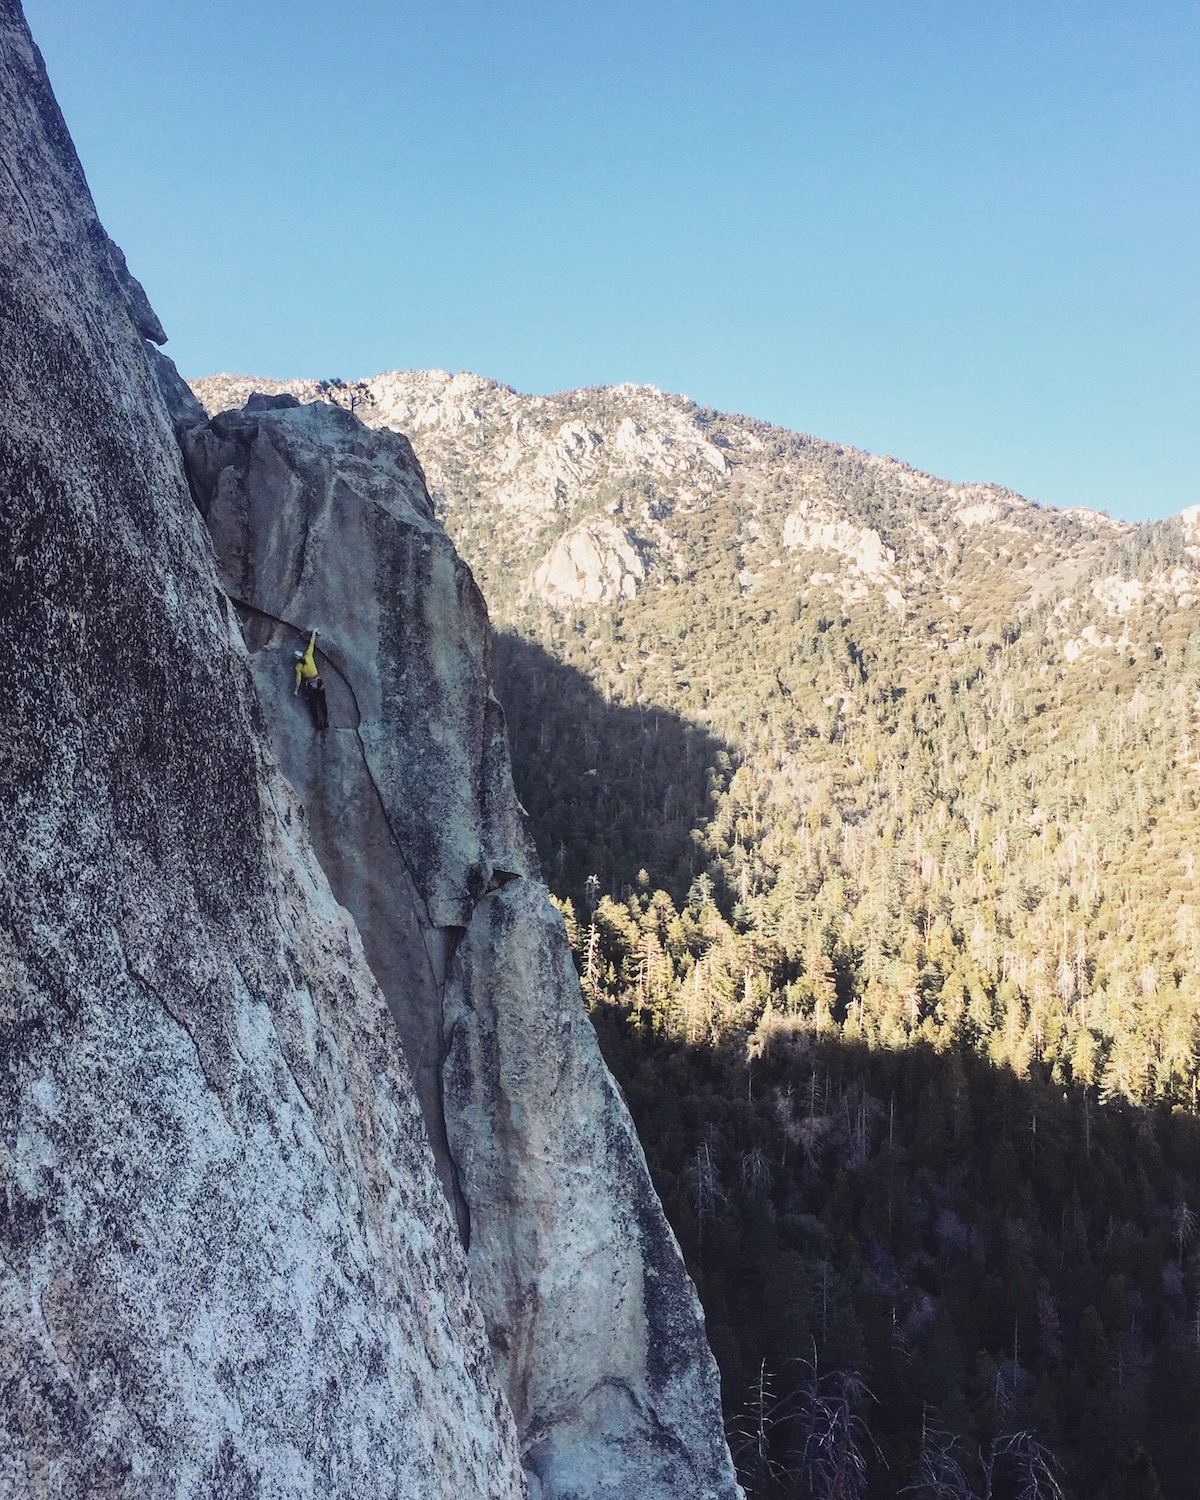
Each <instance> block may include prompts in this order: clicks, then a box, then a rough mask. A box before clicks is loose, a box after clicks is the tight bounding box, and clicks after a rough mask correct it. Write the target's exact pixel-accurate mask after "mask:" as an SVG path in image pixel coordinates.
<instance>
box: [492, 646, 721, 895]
mask: <svg viewBox="0 0 1200 1500" xmlns="http://www.w3.org/2000/svg"><path fill="white" fill-rule="evenodd" d="M494 675H495V680H496V690H497V693H498V695H499V698H500V701H501V702H502V703H503V705H504V712H505V717H506V719H507V721H508V737H509V745H510V747H511V750H512V761H513V778H514V781H515V783H516V788H517V795H518V796H519V797H520V799H521V802H522V804H523V805H524V806H525V808H526V809H527V811H528V813H529V817H530V824H531V828H532V832H533V837H534V841H535V843H536V844H537V848H538V853H539V854H540V856H541V859H542V867H543V872H544V874H545V877H546V879H547V881H548V883H549V884H550V886H551V888H552V889H553V890H555V891H557V892H558V894H559V895H563V896H569V897H570V898H571V899H572V900H573V901H574V902H575V903H576V906H577V908H578V909H580V910H583V909H584V902H585V899H586V893H585V891H584V890H583V888H582V883H583V882H584V881H585V880H586V879H587V877H588V876H589V875H595V876H596V877H597V879H598V881H599V894H601V895H603V894H605V893H606V892H607V893H608V894H610V895H613V896H614V897H620V896H621V895H622V894H623V893H625V892H627V891H628V890H630V889H632V888H634V887H635V886H636V884H637V879H638V873H639V871H641V870H643V869H644V870H646V871H647V873H648V874H649V876H650V885H651V888H652V889H653V888H661V889H663V890H666V891H667V892H669V894H670V895H671V896H672V898H673V899H674V900H675V902H676V903H677V904H679V903H681V902H682V901H683V899H684V897H685V896H686V894H687V890H688V887H689V886H690V884H691V882H692V880H693V879H694V878H695V877H696V875H697V874H698V873H699V872H700V870H701V869H702V868H703V866H704V860H703V858H702V857H701V855H700V854H699V852H698V850H697V844H696V839H695V837H694V830H697V829H700V828H701V827H702V826H703V824H704V822H705V821H706V819H707V818H708V816H709V812H710V809H711V803H712V796H713V793H714V791H715V790H716V789H717V788H719V787H721V786H723V785H724V784H725V782H726V781H727V779H728V777H729V775H730V774H731V772H732V770H733V769H734V766H735V761H734V757H733V752H732V751H731V750H730V748H729V746H728V745H725V744H723V743H722V742H721V741H720V740H718V739H716V738H714V736H712V735H711V734H709V733H708V732H707V731H706V730H704V729H702V728H700V727H699V726H698V725H696V724H692V723H689V722H688V721H687V720H686V719H682V718H680V717H679V716H678V715H677V714H674V713H672V712H671V711H670V710H669V709H665V708H659V707H656V706H653V705H650V706H631V707H626V706H623V705H620V704H614V703H610V702H609V701H607V700H606V699H605V698H604V697H602V696H601V694H600V693H598V692H597V691H596V689H595V687H594V686H593V685H592V683H591V681H590V680H589V679H588V678H587V677H586V676H585V675H584V673H582V672H580V671H578V670H576V668H574V667H571V666H567V665H566V664H564V663H563V662H560V661H557V660H555V658H554V657H553V656H551V655H550V654H549V653H548V652H546V651H544V650H543V649H542V648H541V647H540V646H537V645H535V644H533V643H532V642H530V641H527V640H523V639H522V638H521V637H520V636H517V635H514V634H511V633H509V632H507V631H497V632H496V635H495V657H494Z"/></svg>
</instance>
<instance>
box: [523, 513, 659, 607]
mask: <svg viewBox="0 0 1200 1500" xmlns="http://www.w3.org/2000/svg"><path fill="white" fill-rule="evenodd" d="M645 581H646V564H645V563H644V562H643V560H642V556H641V553H640V551H639V550H638V546H637V543H636V542H635V541H634V540H633V538H632V537H631V536H630V535H629V533H628V532H627V531H624V530H622V529H621V527H619V526H617V525H616V524H615V523H614V522H612V521H609V520H607V519H603V518H602V519H600V520H596V521H584V522H583V523H582V524H581V525H579V526H574V527H572V528H571V530H570V531H568V532H567V533H566V535H565V536H561V537H559V539H558V541H557V542H555V543H554V545H553V547H551V548H550V550H549V552H547V553H546V556H545V557H544V558H543V559H542V560H541V562H540V563H538V565H537V567H536V568H535V569H534V570H533V577H532V578H531V579H530V588H531V589H532V591H533V592H534V593H535V594H536V595H537V596H538V597H539V598H540V599H542V600H544V601H545V602H546V603H547V604H551V605H555V606H557V607H559V608H563V607H566V608H569V607H570V606H571V605H576V604H614V603H616V601H617V600H619V599H632V598H633V597H634V595H635V594H636V593H637V591H638V588H639V586H640V585H641V584H643V583H644V582H645Z"/></svg>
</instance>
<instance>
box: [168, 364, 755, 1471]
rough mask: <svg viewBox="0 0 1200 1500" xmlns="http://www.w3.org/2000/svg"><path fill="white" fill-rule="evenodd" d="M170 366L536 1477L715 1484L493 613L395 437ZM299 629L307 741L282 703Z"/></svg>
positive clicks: (688, 1322) (696, 1343) (183, 419)
mask: <svg viewBox="0 0 1200 1500" xmlns="http://www.w3.org/2000/svg"><path fill="white" fill-rule="evenodd" d="M163 378H164V383H165V386H166V389H167V391H168V392H169V395H170V399H171V404H172V408H173V410H174V411H175V413H176V421H177V424H178V427H179V431H180V436H181V441H182V443H183V446H184V449H185V452H186V455H187V465H188V472H189V475H190V477H191V481H192V486H193V491H194V493H195V496H196V500H197V503H198V505H199V506H200V509H201V511H202V512H203V514H204V515H205V517H206V519H207V521H208V524H209V526H210V528H211V530H212V534H213V538H214V541H215V543H216V549H217V558H218V563H219V565H220V568H221V571H222V575H223V578H224V581H225V584H226V587H227V588H228V590H229V592H230V594H231V596H232V597H233V598H234V599H235V600H236V601H237V603H238V607H239V610H240V613H241V617H242V620H243V623H244V629H245V633H246V639H247V643H248V645H249V647H250V650H251V653H252V660H253V663H254V671H255V678H256V681H257V683H258V686H259V692H260V696H261V699H262V702H263V708H264V714H265V717H266V720H267V724H268V727H269V731H270V734H271V737H272V740H273V743H274V745H275V748H276V752H277V754H278V755H279V758H280V761H281V763H282V765H283V767H284V769H285V771H286V772H287V775H288V777H289V779H290V780H291V781H292V784H293V786H294V787H295V788H296V790H297V791H298V792H299V794H300V796H301V799H302V801H303V802H304V804H305V807H306V810H307V813H308V818H309V822H310V826H311V827H312V830H313V837H314V843H315V847H316V849H317V851H318V853H319V856H320V858H321V861H322V864H323V865H324V867H325V869H326V871H327V872H328V874H329V878H330V881H331V884H332V886H333V889H334V891H335V893H336V894H337V895H338V897H339V899H341V900H342V901H344V902H345V904H346V906H347V907H348V908H349V910H350V911H351V912H352V913H353V915H354V917H355V920H356V922H357V924H358V926H359V929H360V930H361V932H362V934H363V941H364V945H365V949H366V952H367V954H368V957H369V958H370V959H371V962H372V965H373V967H374V969H375V972H376V974H377V976H378V977H379V979H380V982H381V984H382V986H383V988H384V991H385V993H386V994H387V996H388V1000H389V1004H390V1005H391V1008H392V1012H393V1014H394V1016H395V1017H396V1020H397V1023H398V1026H399V1029H400V1031H401V1034H402V1036H403V1038H404V1043H405V1047H406V1050H407V1052H408V1055H409V1060H410V1064H411V1066H412V1068H413V1073H414V1076H415V1079H416V1083H417V1088H418V1092H419V1094H420V1097H421V1103H422V1107H423V1109H424V1111H425V1115H426V1119H427V1122H428V1125H429V1132H430V1137H431V1139H432V1141H433V1143H434V1149H435V1153H436V1154H437V1155H438V1157H439V1165H440V1167H441V1171H442V1180H443V1183H444V1185H445V1186H446V1189H447V1193H448V1196H450V1198H451V1199H452V1201H453V1202H454V1204H455V1207H456V1209H457V1212H458V1217H459V1223H460V1226H461V1227H462V1229H463V1231H464V1235H465V1237H466V1238H467V1242H468V1245H469V1259H470V1267H471V1284H472V1288H473V1291H474V1294H475V1296H476V1298H477V1300H478V1302H479V1305H480V1307H481V1309H482V1311H483V1314H484V1319H485V1322H486V1325H487V1329H488V1334H489V1337H490V1340H491V1345H492V1350H493V1355H494V1357H495V1360H496V1362H497V1365H498V1367H499V1371H500V1374H501V1378H502V1381H503V1384H504V1386H505V1389H506V1391H507V1394H508V1398H509V1401H510V1403H511V1406H512V1409H513V1412H514V1414H515V1416H516V1419H517V1424H518V1429H519V1431H520V1434H521V1440H522V1447H523V1451H524V1456H525V1462H526V1464H527V1466H528V1468H529V1470H530V1472H531V1474H533V1475H534V1476H536V1478H537V1481H538V1487H540V1491H541V1493H543V1494H544V1495H545V1496H547V1497H549V1496H555V1497H562V1500H568V1497H570V1500H575V1497H578V1500H584V1497H586V1500H618V1497H622V1500H623V1497H628V1496H631V1495H639V1496H644V1497H647V1500H667V1497H678V1500H683V1497H687V1500H697V1497H712V1500H716V1497H721V1500H725V1497H733V1496H735V1495H736V1494H737V1493H738V1490H737V1487H736V1484H735V1481H734V1477H733V1469H732V1465H731V1464H730V1461H729V1455H728V1451H727V1449H726V1447H725V1442H724V1438H723V1435H722V1430H721V1422H720V1403H719V1391H718V1386H717V1375H716V1369H715V1366H714V1364H713V1361H712V1357H711V1355H710V1353H709V1351H708V1348H707V1345H706V1343H705V1339H704V1333H703V1325H702V1321H701V1314H700V1309H699V1305H698V1303H697V1300H696V1297H695V1292H694V1290H693V1288H692V1286H691V1283H690V1281H689V1280H688V1278H687V1275H686V1273H685V1271H684V1268H683V1264H682V1261H681V1259H680V1256H679V1252H678V1249H677V1247H676V1245H675V1242H674V1239H673V1237H672V1235H671V1232H670V1230H669V1228H668V1226H667V1224H666V1221H665V1219H664V1217H663V1214H662V1210H661V1207H660V1205H659V1203H658V1201H657V1199H656V1197H655V1195H654V1192H653V1188H652V1186H651V1184H650V1180H649V1175H648V1173H647V1170H646V1165H645V1159H644V1157H643V1155H642V1152H641V1148H640V1146H639V1144H638V1142H637V1139H636V1136H635V1134H634V1131H633V1127H632V1124H631V1122H630V1120H629V1117H628V1114H627V1112H626V1110H625V1108H624V1105H623V1103H622V1102H621V1100H620V1098H619V1096H618V1094H617V1092H616V1089H615V1086H614V1084H613V1082H612V1079H611V1077H610V1076H609V1074H608V1071H607V1069H606V1068H605V1066H604V1063H603V1061H602V1059H601V1057H600V1052H599V1048H598V1046H597V1043H596V1038H595V1034H594V1033H593V1031H592V1028H591V1025H590V1023H589V1021H588V1019H587V1016H586V1014H585V1011H584V1008H583V1003H582V999H581V996H580V990H579V984H578V980H577V977H576V974H575V970H574V966H573V964H572V961H571V957H570V952H569V949H568V946H567V941H566V935H565V932H564V929H563V925H562V921H561V918H560V917H559V915H558V913H557V912H556V911H555V910H554V909H553V907H552V906H551V905H550V902H549V900H548V897H547V893H546V890H545V887H544V886H543V885H541V884H540V881H539V879H538V875H537V870H536V861H535V857H534V855H533V853H532V850H531V847H530V845H529V843H528V841H527V838H526V835H525V833H524V829H523V816H522V812H521V809H520V807H519V804H518V803H517V800H516V797H515V795H514V793H513V790H512V784H511V779H510V772H509V762H508V753H507V746H506V742H505V735H504V725H503V716H502V714H501V712H500V708H499V705H498V704H497V702H496V700H495V698H494V696H493V694H492V691H491V683H490V651H491V639H490V633H489V628H488V622H487V616H486V612H485V610H484V607H483V603H482V600H481V599H480V596H479V593H478V591H477V589H476V588H475V586H474V583H473V581H472V580H471V577H470V574H469V572H468V571H467V569H466V568H465V566H464V565H463V564H462V563H461V561H460V560H459V559H458V558H457V556H456V555H455V553H454V549H453V547H452V546H451V544H450V542H449V540H448V538H447V537H446V536H445V533H444V532H443V531H442V530H441V528H440V526H438V525H437V523H436V522H435V521H434V520H433V518H432V511H431V507H430V503H429V499H428V496H427V494H426V491H425V486H424V480H423V476H422V475H421V472H420V468H419V466H418V465H417V463H416V460H415V459H414V458H413V456H412V452H411V449H410V448H409V445H408V443H407V440H406V439H404V438H403V437H400V436H399V435H397V434H394V433H390V432H387V431H372V430H369V429H367V428H365V427H363V425H362V424H361V423H360V422H359V421H358V419H357V418H356V417H354V416H352V415H351V414H350V413H349V412H347V411H344V410H342V409H340V408H337V407H333V406H328V405H323V404H320V403H314V404H312V405H309V406H299V405H297V404H296V403H295V402H294V400H292V399H291V398H288V397H282V398H255V399H252V400H251V401H250V402H249V403H248V404H247V406H246V408H245V409H244V410H242V411H240V412H224V413H221V414H219V415H217V416H216V417H214V418H213V419H212V421H211V422H208V421H207V420H206V419H205V417H204V414H203V412H202V411H200V409H199V407H198V406H195V405H192V404H190V400H189V396H188V394H187V392H186V388H184V387H182V384H181V383H180V382H178V378H177V377H173V373H172V372H171V371H170V369H169V368H164V371H163ZM314 625H315V626H319V627H320V629H321V631H322V637H321V639H322V641H323V642H324V643H325V647H326V649H325V650H324V652H323V653H322V654H320V655H319V657H318V663H319V665H320V668H321V671H322V675H323V677H324V680H325V682H326V684H327V693H328V696H329V705H330V727H329V729H328V730H323V731H318V730H315V729H314V728H313V726H312V725H311V723H310V721H309V718H308V716H307V713H306V712H305V709H304V706H303V703H302V702H301V701H299V700H297V699H295V698H294V697H293V696H292V687H293V677H292V673H293V662H292V651H293V650H294V649H295V648H296V647H297V646H298V645H299V643H300V642H301V640H302V639H303V637H304V635H305V633H306V632H307V630H308V629H309V628H311V627H312V626H314ZM536 1492H537V1490H535V1493H536Z"/></svg>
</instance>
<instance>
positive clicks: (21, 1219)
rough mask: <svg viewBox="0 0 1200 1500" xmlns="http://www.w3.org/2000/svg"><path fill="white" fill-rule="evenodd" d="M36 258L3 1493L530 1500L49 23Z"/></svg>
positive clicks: (8, 339)
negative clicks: (158, 375) (109, 234)
mask: <svg viewBox="0 0 1200 1500" xmlns="http://www.w3.org/2000/svg"><path fill="white" fill-rule="evenodd" d="M0 225H2V226H3V227H2V228H0V368H3V370H4V379H5V398H4V402H3V406H2V408H0V545H2V547H3V554H4V557H5V564H6V565H5V567H4V568H3V569H2V570H0V639H2V640H3V642H4V650H5V670H6V677H7V683H6V694H7V701H8V702H9V703H10V705H11V708H10V715H9V719H8V733H7V735H6V743H5V754H4V756H3V758H2V759H0V810H2V812H3V816H2V817H0V1383H2V1389H3V1396H2V1398H0V1495H4V1496H5V1497H8V1496H13V1497H26V1496H37V1497H42V1496H47V1497H49V1496H54V1497H65V1500H84V1497H87V1500H94V1497H97V1496H105V1495H114V1496H115V1495H120V1496H123V1497H141V1496H145V1497H158V1496H163V1495H171V1496H178V1497H196V1500H200V1497H204V1500H208V1497H212V1496H234V1495H237V1496H247V1497H250V1496H262V1497H266V1496H280V1497H288V1500H291V1497H293V1496H304V1495H312V1496H321V1497H346V1500H350V1497H354V1500H363V1497H380V1500H383V1497H385V1496H386V1497H389V1500H391V1497H395V1496H407V1497H412V1500H429V1497H432V1496H455V1497H458V1496H463V1497H465V1496H476V1495H483V1496H491V1497H496V1500H517V1497H519V1496H521V1495H523V1494H524V1493H525V1485H524V1480H523V1477H522V1474H521V1470H520V1466H519V1461H518V1452H517V1441H516V1434H515V1430H514V1427H513V1424H512V1420H511V1416H510V1414H509V1409H508V1405H507V1403H506V1401H505V1399H504V1397H503V1396H502V1394H501V1393H500V1390H499V1388H498V1386H497V1384H496V1381H495V1377H494V1373H493V1367H492V1363H491V1359H490V1355H489V1351H488V1348H487V1344H486V1341H485V1337H484V1330H483V1327H482V1324H481V1321H480V1319H479V1317H478V1313H477V1311H476V1309H475V1306H474V1304H473V1302H472V1299H471V1297H470V1294H469V1291H468V1289H467V1274H466V1264H465V1259H464V1257H463V1255H462V1251H461V1248H460V1246H459V1244H458V1241H457V1238H456V1236H455V1234H454V1232H453V1227H452V1223H451V1220H450V1216H449V1214H448V1213H447V1211H446V1205H445V1200H444V1198H443V1196H442V1194H441V1192H440V1191H439V1189H438V1185H437V1180H436V1176H435V1172H434V1166H433V1161H432V1159H431V1157H430V1154H429V1149H428V1146H427V1144H426V1140H425V1131H424V1127H423V1124H422V1120H421V1117H420V1114H419V1111H418V1108H417V1104H416V1101H415V1099H414V1096H413V1093H412V1090H411V1088H410V1086H409V1084H408V1081H407V1074H406V1069H405V1065H404V1062H403V1059H402V1056H401V1054H400V1049H399V1046H398V1044H397V1041H396V1039H395V1029H394V1027H393V1026H392V1024H391V1021H390V1019H389V1017H388V1015H387V1011H386V1009H385V1007H384V1004H383V1001H382V997H381V995H380V993H379V990H378V987H377V986H376V983H375V981H374V979H373V977H372V975H371V972H370V969H369V968H368V965H367V963H366V961H365V959H364V956H363V951H362V944H361V941H360V939H359V936H358V934H357V932H356V930H355V929H354V927H353V926H352V925H351V923H350V922H349V920H348V919H347V917H346V914H345V912H344V911H342V910H341V909H340V908H339V906H338V905H337V904H336V902H335V901H334V899H333V897H332V895H331V893H330V890H329V886H328V883H327V879H326V876H325V875H324V873H323V871H322V870H321V868H320V866H319V865H318V863H317V861H316V860H315V858H314V857H313V854H312V851H311V847H310V844H309V839H308V834H307V830H306V828H305V824H304V818H303V814H302V812H301V810H300V808H299V806H298V804H297V802H296V800H295V797H294V795H293V793H292V792H291V789H290V788H289V786H288V785H287V783H286V782H285V781H284V780H283V778H282V777H281V776H280V774H279V772H278V769H277V767H276V765H275V762H274V760H273V759H272V757H271V756H270V754H269V752H268V749H267V741H266V736H265V734H264V732H263V719H262V709H261V707H260V704H259V699H258V696H257V694H256V693H255V690H254V682H253V678H252V674H251V672H250V668H249V664H248V662H247V660H246V653H245V650H244V647H243V645H242V641H241V638H240V635H239V632H238V630H237V628H236V624H235V621H234V620H233V618H232V615H231V611H230V608H229V606H228V604H227V601H226V598H225V595H224V592H223V591H222V589H221V588H220V586H219V584H218V580H217V576H216V573H215V571H214V569H213V565H212V556H211V552H212V549H211V542H210V540H209V537H208V535H207V533H206V532H205V529H204V527H203V523H202V521H201V519H200V517H199V516H198V514H197V513H196V510H195V507H194V505H193V503H192V500H191V497H190V495H189V492H188V487H187V483H186V480H185V477H184V474H183V472H182V468H181V464H180V459H179V451H178V447H177V444H176V441H175V438H174V434H173V432H172V429H171V423H170V420H169V417H168V413H167V410H166V408H165V407H164V405H163V403H162V400H161V398H160V396H159V394H158V392H157V390H156V387H155V384H154V381H153V380H152V378H151V374H150V370H149V367H148V364H147V360H146V353H145V350H144V347H143V340H142V335H143V334H147V333H148V334H151V335H154V334H155V331H156V329H157V323H156V321H153V320H152V319H153V315H152V314H149V312H148V307H146V306H144V305H143V304H144V298H142V299H141V300H140V301H139V299H138V296H137V295H136V294H135V292H134V291H133V284H132V282H131V279H130V278H129V277H128V273H127V272H125V271H124V269H123V263H122V262H119V261H118V260H117V259H116V258H115V257H114V255H113V253H112V250H111V248H110V245H109V242H108V240H107V238H106V236H105V235H104V233H103V230H102V229H101V228H100V226H99V224H98V223H97V221H96V218H95V214H94V211H93V209H92V206H91V202H90V199H89V197H88V194H87V189H86V185H85V183H84V181H83V177H82V173H81V172H80V169H79V165H78V162H77V161H76V159H75V156H74V152H73V150H72V148H71V145H70V141H69V139H68V137H67V134H66V131H65V129H64V127H63V123H62V120H61V118H60V116H59V114H58V111H57V108H56V106H55V104H54V101H53V98H52V96H51V94H50V91H49V86H48V84H47V83H46V80H45V76H44V73H43V71H42V68H41V63H40V59H39V57H38V56H37V53H36V51H35V49H34V48H33V45H32V43H31V41H30V39H29V35H28V32H27V30H26V28H25V25H24V21H23V18H22V16H21V14H20V10H19V8H18V7H17V5H16V4H15V3H14V0H0ZM158 331H159V332H161V330H158Z"/></svg>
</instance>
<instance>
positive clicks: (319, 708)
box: [292, 630, 329, 729]
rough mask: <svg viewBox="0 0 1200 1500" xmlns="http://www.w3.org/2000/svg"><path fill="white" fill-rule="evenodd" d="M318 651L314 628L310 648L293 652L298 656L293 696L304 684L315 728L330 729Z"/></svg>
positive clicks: (309, 639) (309, 643)
mask: <svg viewBox="0 0 1200 1500" xmlns="http://www.w3.org/2000/svg"><path fill="white" fill-rule="evenodd" d="M316 651H317V632H316V631H315V630H314V631H313V633H312V634H311V635H310V636H309V638H308V649H307V650H305V651H295V652H293V653H292V654H293V655H294V656H295V658H296V688H295V692H293V694H292V696H293V697H295V695H296V693H298V692H299V691H300V687H301V684H303V686H304V696H305V698H307V700H308V711H309V713H310V714H311V715H312V721H313V728H314V729H328V728H329V705H328V703H326V701H325V684H324V683H323V682H322V681H321V674H320V673H319V672H318V671H317V658H316Z"/></svg>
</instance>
